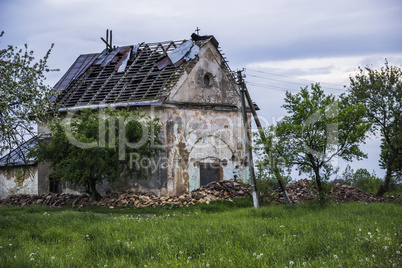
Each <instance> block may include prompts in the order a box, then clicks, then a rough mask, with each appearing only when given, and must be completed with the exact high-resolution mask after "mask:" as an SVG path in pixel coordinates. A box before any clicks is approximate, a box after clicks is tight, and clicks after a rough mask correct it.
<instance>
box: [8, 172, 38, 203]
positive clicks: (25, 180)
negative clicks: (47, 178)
mask: <svg viewBox="0 0 402 268" xmlns="http://www.w3.org/2000/svg"><path fill="white" fill-rule="evenodd" d="M11 194H38V168H37V167H36V166H29V167H28V168H27V169H24V168H23V167H10V168H9V169H5V168H2V169H1V170H0V199H4V198H7V197H8V196H9V195H11Z"/></svg>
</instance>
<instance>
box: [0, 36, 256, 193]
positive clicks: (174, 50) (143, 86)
mask: <svg viewBox="0 0 402 268" xmlns="http://www.w3.org/2000/svg"><path fill="white" fill-rule="evenodd" d="M55 89H59V90H60V93H59V95H58V97H57V99H56V100H55V101H57V102H58V103H59V104H61V105H62V106H63V108H61V109H60V110H59V111H60V112H61V113H65V112H66V111H67V110H69V111H77V110H79V109H83V108H93V109H102V108H105V107H108V106H111V107H116V108H118V107H127V106H128V107H131V108H132V109H134V108H136V107H141V108H142V109H143V110H144V111H145V112H146V113H147V114H149V115H151V116H154V115H155V116H158V117H159V118H160V119H161V122H162V124H163V131H162V133H161V139H162V141H163V142H164V143H165V150H164V152H161V153H160V155H159V157H158V159H156V161H155V162H154V163H152V165H153V176H152V178H151V179H149V180H140V179H135V178H133V179H132V180H130V181H128V182H127V185H126V186H125V187H126V188H130V189H132V190H137V191H151V192H154V193H156V194H158V195H178V194H181V193H182V192H184V191H191V190H193V189H196V188H198V187H200V186H201V185H206V184H207V183H209V182H211V181H214V180H226V179H236V178H237V179H241V180H247V177H248V169H247V157H246V148H245V146H244V144H245V141H244V137H245V133H244V128H243V122H242V114H241V100H240V92H239V87H238V85H237V84H236V81H235V78H234V77H233V74H232V73H231V70H230V68H229V66H228V65H227V62H226V61H225V59H224V57H223V56H222V53H221V52H220V49H219V43H218V41H217V40H216V39H215V37H214V36H198V35H196V34H193V35H192V38H191V39H189V40H180V41H166V42H156V43H139V44H136V45H130V46H120V47H113V48H112V47H111V46H109V47H107V48H106V49H105V50H104V51H103V52H101V53H93V54H84V55H80V56H79V57H78V58H77V59H76V61H75V62H74V63H73V65H72V66H71V67H70V69H69V70H68V71H67V73H66V74H65V75H64V76H63V77H62V78H61V79H60V81H59V82H58V83H57V84H56V85H55ZM48 132H49V131H48V129H47V128H46V127H39V134H45V133H48ZM17 162H18V161H16V163H15V170H18V168H19V166H18V165H20V164H21V163H17ZM0 165H1V160H0ZM32 170H33V174H32V176H31V177H30V178H25V181H22V182H21V181H18V180H17V179H16V178H14V177H13V176H11V175H8V176H6V175H5V174H3V173H4V172H1V174H3V175H0V187H1V188H3V189H2V191H0V194H1V195H0V197H1V198H4V197H5V196H6V195H7V194H8V192H7V189H5V188H4V185H7V187H10V185H12V184H13V183H14V184H15V183H20V185H21V186H23V185H24V183H25V184H29V185H30V186H27V187H25V188H24V187H21V189H20V193H24V192H26V193H32V194H38V193H39V194H41V193H45V192H47V191H49V190H50V191H65V192H68V191H71V190H73V188H72V187H69V186H68V185H63V186H55V185H54V182H52V181H51V171H50V170H49V169H48V168H47V165H44V164H38V163H36V162H35V161H33V162H32ZM0 171H1V170H0ZM14 173H15V172H14ZM49 178H50V181H49ZM108 187H110V186H108V185H106V186H104V188H103V189H100V190H101V191H102V190H106V189H107V188H108ZM75 190H77V189H75Z"/></svg>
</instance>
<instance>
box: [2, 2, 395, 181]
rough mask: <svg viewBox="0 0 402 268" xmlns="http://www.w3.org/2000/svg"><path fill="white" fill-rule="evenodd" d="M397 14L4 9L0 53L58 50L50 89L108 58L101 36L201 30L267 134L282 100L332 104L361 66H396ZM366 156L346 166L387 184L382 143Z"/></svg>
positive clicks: (364, 10) (178, 5)
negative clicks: (320, 99) (295, 96)
mask: <svg viewBox="0 0 402 268" xmlns="http://www.w3.org/2000/svg"><path fill="white" fill-rule="evenodd" d="M401 14H402V1H400V0H381V1H379V0H373V1H371V0H367V1H363V0H352V1H351V0H337V1H318V0H316V1H312V0H303V1H300V0H292V1H279V0H277V1H272V0H269V1H267V0H261V1H254V0H247V1H244V0H242V1H238V0H231V1H216V0H213V1H211V0H202V1H189V0H186V1H182V0H170V1H166V0H163V1H159V0H145V1H142V0H109V1H102V0H36V1H32V0H0V30H4V31H5V35H4V36H3V37H2V38H1V39H0V42H1V43H0V47H1V48H4V47H5V46H6V45H9V44H12V45H16V46H19V47H22V46H23V44H25V43H27V44H28V45H29V48H30V49H32V50H34V51H35V55H36V56H37V57H38V58H40V57H43V55H44V54H45V53H46V51H47V49H48V48H49V47H50V45H51V43H54V44H55V47H54V49H53V51H52V54H51V56H50V60H49V66H50V67H51V68H58V69H60V72H57V73H52V74H51V75H48V80H47V82H48V83H49V85H52V86H53V85H54V84H55V83H56V82H57V81H58V79H60V78H61V76H62V75H63V74H64V73H65V72H66V71H67V69H68V68H69V67H70V65H71V64H72V63H73V62H74V61H75V59H76V58H77V57H78V56H79V55H80V54H85V53H94V52H101V51H102V50H103V49H104V44H103V43H102V41H101V40H100V37H104V36H105V30H106V29H112V30H113V44H114V45H117V46H119V45H131V44H137V43H139V42H155V41H167V40H181V39H189V38H190V35H191V34H192V33H193V32H194V30H195V29H196V27H199V28H200V29H201V31H200V34H201V35H214V36H215V37H216V39H217V40H218V41H219V43H220V46H221V48H222V50H223V52H224V53H225V56H226V57H227V59H228V61H229V65H230V67H231V68H232V70H238V69H243V68H245V69H246V78H245V79H246V81H247V83H248V88H249V91H250V94H251V96H252V98H253V99H254V100H255V101H256V102H257V103H258V105H259V107H260V108H261V111H260V113H259V114H260V116H261V117H262V118H265V119H266V122H267V123H268V124H272V123H273V122H275V120H278V119H280V117H281V116H284V115H285V113H284V110H283V108H281V105H283V98H284V95H285V91H286V90H289V91H291V92H297V91H298V90H299V89H300V87H304V86H306V85H309V84H311V83H312V82H321V85H322V86H323V88H324V89H325V90H326V93H328V94H336V95H338V94H340V93H342V92H344V91H345V88H344V87H343V86H344V85H346V86H348V85H349V75H353V73H354V72H356V70H357V67H358V66H362V67H365V66H367V65H369V66H371V67H373V68H380V67H381V66H383V64H384V60H385V58H386V59H387V60H388V61H389V63H390V64H391V65H396V66H401V64H402V16H401ZM362 148H363V150H364V151H365V152H366V153H368V154H369V159H368V160H364V161H360V162H357V161H354V162H353V163H351V166H352V167H353V168H354V169H357V168H360V167H364V168H367V169H368V170H369V171H372V170H373V169H375V171H376V172H377V174H378V175H381V176H382V175H384V172H383V171H382V170H380V169H379V166H378V154H379V143H378V139H375V138H374V139H373V140H368V141H367V144H366V145H364V146H362ZM340 168H341V171H342V170H343V169H344V168H345V164H344V163H343V162H340Z"/></svg>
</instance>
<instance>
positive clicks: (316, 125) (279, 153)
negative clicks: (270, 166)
mask: <svg viewBox="0 0 402 268" xmlns="http://www.w3.org/2000/svg"><path fill="white" fill-rule="evenodd" d="M283 107H284V108H285V109H286V110H287V112H288V114H289V115H287V116H285V117H284V118H283V119H282V120H281V121H280V122H279V123H278V124H277V125H276V126H273V127H271V128H269V129H267V130H265V131H267V133H268V134H267V135H268V137H269V138H268V144H264V145H266V146H270V148H272V150H271V152H272V154H273V155H275V159H276V160H277V161H278V159H279V160H281V164H282V166H283V168H285V167H293V166H295V167H296V169H297V170H298V171H299V172H300V173H307V174H310V175H312V176H313V177H314V178H315V181H316V183H317V186H318V189H319V192H320V198H321V200H323V198H324V193H323V190H324V188H323V186H322V181H323V180H324V181H325V180H327V179H328V178H329V176H330V175H331V174H333V173H334V172H336V169H335V168H334V167H333V166H332V164H331V161H332V160H333V159H334V157H336V156H338V157H340V158H342V159H344V160H346V161H350V160H351V159H352V158H353V157H356V158H357V159H362V158H364V157H367V156H366V155H365V154H364V153H363V152H362V151H361V150H360V149H359V147H358V145H359V144H360V143H361V142H363V141H364V138H365V134H366V131H367V130H368V129H369V128H370V123H369V122H367V121H366V120H365V119H364V115H365V107H364V106H363V105H361V104H353V105H352V104H350V103H349V102H348V100H347V99H346V98H344V97H343V96H341V97H340V98H339V99H336V98H335V97H334V96H333V95H328V96H326V95H325V94H324V91H323V90H321V87H320V85H319V84H313V85H311V90H310V91H309V90H308V87H305V88H302V89H301V91H300V92H299V93H296V94H291V93H289V92H287V93H286V98H285V104H284V105H283ZM257 144H262V141H261V140H258V139H257ZM267 158H268V159H270V156H267V155H265V156H264V157H263V159H267ZM263 161H266V160H263Z"/></svg>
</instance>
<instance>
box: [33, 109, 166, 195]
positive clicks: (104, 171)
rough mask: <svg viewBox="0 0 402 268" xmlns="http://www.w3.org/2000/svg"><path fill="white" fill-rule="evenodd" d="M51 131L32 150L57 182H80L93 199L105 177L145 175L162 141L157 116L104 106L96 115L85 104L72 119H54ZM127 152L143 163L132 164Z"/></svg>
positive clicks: (114, 180)
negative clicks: (151, 116) (50, 169)
mask: <svg viewBox="0 0 402 268" xmlns="http://www.w3.org/2000/svg"><path fill="white" fill-rule="evenodd" d="M50 130H51V132H52V138H51V139H50V140H47V141H44V142H42V143H41V144H40V145H39V146H38V147H37V148H36V149H35V151H34V152H32V154H33V155H35V156H37V157H38V160H39V161H40V162H48V163H50V165H51V167H52V168H53V169H54V171H55V172H56V176H57V177H59V178H61V180H62V181H69V182H71V183H72V184H74V185H79V186H83V187H85V188H86V190H87V192H88V193H90V194H92V195H93V196H94V197H95V198H96V199H97V200H99V199H100V198H101V195H100V194H99V193H98V191H97V189H96V186H97V185H98V184H101V183H102V182H103V181H104V180H106V181H108V182H116V181H120V180H122V179H126V178H132V177H134V176H135V177H137V178H146V177H147V176H148V175H150V172H151V165H150V164H149V161H152V160H153V159H154V158H155V157H156V156H157V155H158V152H159V151H160V146H158V145H161V141H160V139H159V138H158V135H159V133H160V130H161V125H160V123H159V119H158V118H153V119H151V118H150V117H146V116H145V115H144V114H142V113H141V112H140V111H133V112H130V111H128V110H124V109H122V110H118V111H116V110H111V109H107V110H106V112H105V113H104V114H102V112H100V113H99V114H97V113H94V111H93V110H91V109H84V110H81V111H80V113H79V114H76V115H75V118H73V119H71V120H64V121H61V120H55V121H54V122H53V123H52V124H51V125H50ZM132 153H133V154H135V155H136V157H135V158H136V159H141V160H144V161H148V163H145V162H144V164H143V165H136V166H132V162H131V161H130V160H131V159H130V158H131V156H129V154H132ZM137 162H139V161H137ZM140 163H141V162H140Z"/></svg>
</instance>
